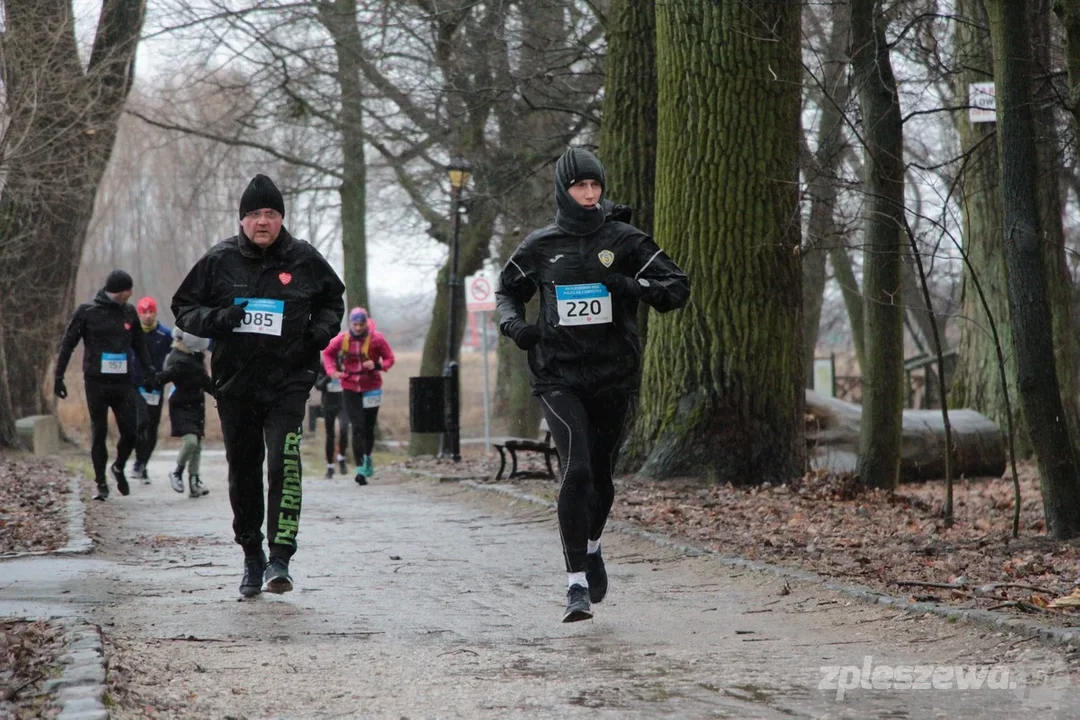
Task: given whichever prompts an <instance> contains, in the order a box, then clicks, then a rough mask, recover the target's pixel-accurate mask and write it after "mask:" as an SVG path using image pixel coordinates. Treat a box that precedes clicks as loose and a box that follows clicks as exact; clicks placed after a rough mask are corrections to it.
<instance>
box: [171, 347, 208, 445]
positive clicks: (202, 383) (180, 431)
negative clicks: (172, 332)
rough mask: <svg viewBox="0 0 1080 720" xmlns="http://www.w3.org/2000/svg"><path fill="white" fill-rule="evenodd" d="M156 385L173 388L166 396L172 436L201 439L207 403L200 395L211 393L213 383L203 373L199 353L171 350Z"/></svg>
mask: <svg viewBox="0 0 1080 720" xmlns="http://www.w3.org/2000/svg"><path fill="white" fill-rule="evenodd" d="M157 378H158V382H159V383H161V385H162V386H163V387H164V385H165V383H170V382H171V383H172V384H173V391H172V394H171V395H169V424H170V425H172V436H173V437H183V436H184V435H198V436H199V437H202V436H203V428H204V425H205V422H206V399H205V396H204V395H203V393H212V392H214V383H213V381H211V380H210V375H209V374H208V373H207V372H206V364H205V362H204V360H203V354H202V353H186V352H181V351H180V350H173V351H172V352H171V353H169V356H168V357H167V358H165V369H164V370H163V371H161V372H160V373H158V374H157Z"/></svg>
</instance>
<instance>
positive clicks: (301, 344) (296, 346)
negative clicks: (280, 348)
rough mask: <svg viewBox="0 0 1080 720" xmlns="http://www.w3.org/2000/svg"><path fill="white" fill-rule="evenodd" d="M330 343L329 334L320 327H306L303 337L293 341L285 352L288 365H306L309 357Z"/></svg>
mask: <svg viewBox="0 0 1080 720" xmlns="http://www.w3.org/2000/svg"><path fill="white" fill-rule="evenodd" d="M329 344H330V335H329V333H327V332H326V331H325V330H323V329H322V328H318V327H315V328H308V329H307V330H306V331H304V337H302V338H301V339H300V340H299V341H297V342H295V343H293V345H292V347H290V348H289V349H288V350H287V351H286V353H285V360H286V362H288V364H289V367H299V366H301V365H306V364H307V363H308V362H310V361H311V358H312V357H314V356H315V355H316V354H318V353H320V352H322V351H323V349H324V348H326V346H327V345H329Z"/></svg>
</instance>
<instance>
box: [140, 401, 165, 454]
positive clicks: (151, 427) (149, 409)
mask: <svg viewBox="0 0 1080 720" xmlns="http://www.w3.org/2000/svg"><path fill="white" fill-rule="evenodd" d="M157 397H158V404H157V405H151V404H150V403H148V402H146V398H144V397H143V396H142V395H141V394H139V391H138V390H136V391H135V402H136V403H138V407H139V432H138V438H137V440H136V442H135V461H136V462H138V463H139V464H140V465H144V466H145V465H146V463H148V462H150V456H151V455H153V454H154V448H156V447H157V441H158V427H159V426H160V425H161V404H162V403H163V402H164V395H163V394H162V395H158V396H157Z"/></svg>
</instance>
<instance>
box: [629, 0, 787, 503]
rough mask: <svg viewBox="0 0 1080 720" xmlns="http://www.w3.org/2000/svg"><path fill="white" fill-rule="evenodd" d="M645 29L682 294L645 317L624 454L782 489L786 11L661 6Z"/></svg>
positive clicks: (664, 233) (765, 5)
mask: <svg viewBox="0 0 1080 720" xmlns="http://www.w3.org/2000/svg"><path fill="white" fill-rule="evenodd" d="M656 21H657V60H658V65H657V70H658V80H659V85H658V87H659V127H658V141H657V172H656V180H657V183H656V187H657V192H656V219H655V224H656V235H657V239H658V240H659V242H660V245H661V247H663V248H664V249H665V250H666V251H667V252H668V254H669V255H671V256H672V258H673V259H674V260H675V261H676V262H678V263H680V264H681V265H682V266H683V267H684V268H685V269H686V271H687V273H688V274H689V275H690V277H691V278H692V283H693V295H692V298H691V301H690V304H689V305H688V306H687V307H686V308H685V309H684V310H682V311H680V312H674V313H669V314H665V315H654V316H653V318H652V323H651V327H650V338H649V344H648V347H647V348H646V352H645V367H644V375H643V384H642V392H641V407H640V412H639V415H638V419H637V422H636V423H635V425H634V430H633V434H632V437H631V439H630V441H629V446H630V449H631V451H634V450H635V448H636V451H637V452H639V453H640V454H641V455H643V456H647V458H648V459H647V461H646V462H645V465H644V467H643V468H642V472H644V473H645V474H647V475H651V476H653V477H669V476H673V475H679V474H694V475H702V474H707V475H710V476H712V477H714V478H716V479H717V480H719V481H731V482H735V483H739V484H747V483H761V482H783V481H786V480H790V479H791V478H792V477H794V476H797V475H799V474H801V473H802V472H803V470H804V464H805V455H806V448H805V443H804V440H803V434H804V423H803V416H802V410H803V392H804V390H803V378H802V340H801V337H800V335H801V330H802V317H801V312H800V309H801V299H802V298H801V288H800V284H801V268H800V259H799V255H798V252H797V248H798V247H799V244H800V243H799V224H798V193H797V161H798V147H799V105H800V98H799V86H800V74H801V71H800V65H799V7H798V4H797V3H775V2H768V1H766V0H749V1H747V0H739V1H736V0H724V1H723V2H715V3H699V2H694V1H693V0H672V1H669V2H665V3H663V4H659V5H658V6H657V14H656ZM688 77H692V78H694V81H693V82H687V78H688ZM747 128H753V141H752V142H749V141H748V140H747V138H748V135H747V132H748V131H747Z"/></svg>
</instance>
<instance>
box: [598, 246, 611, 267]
mask: <svg viewBox="0 0 1080 720" xmlns="http://www.w3.org/2000/svg"><path fill="white" fill-rule="evenodd" d="M597 257H598V258H600V262H602V263H603V264H604V267H611V263H613V262H615V253H613V252H611V251H610V250H601V251H600V254H599V255H597Z"/></svg>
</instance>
